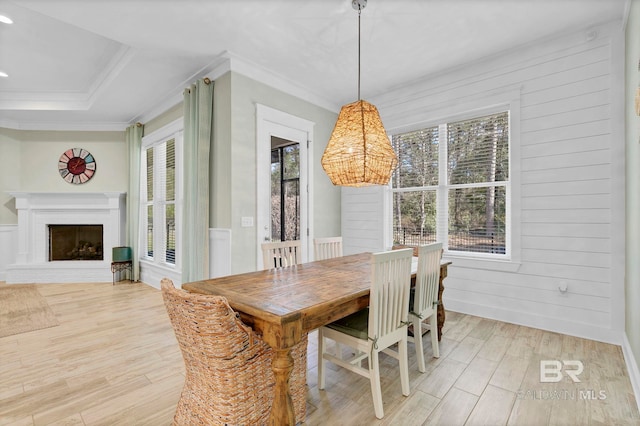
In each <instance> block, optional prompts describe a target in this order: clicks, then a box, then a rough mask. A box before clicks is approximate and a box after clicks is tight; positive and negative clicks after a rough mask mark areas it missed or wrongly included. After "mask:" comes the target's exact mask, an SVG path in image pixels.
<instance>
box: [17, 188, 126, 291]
mask: <svg viewBox="0 0 640 426" xmlns="http://www.w3.org/2000/svg"><path fill="white" fill-rule="evenodd" d="M10 194H11V195H13V196H14V197H15V198H16V209H17V210H18V247H17V250H16V263H15V264H13V265H8V266H7V279H6V281H7V283H9V284H11V283H52V282H53V283H56V282H57V283H63V282H64V283H69V282H108V283H111V280H112V278H113V277H112V274H111V251H112V250H111V249H112V248H113V247H120V246H123V245H125V238H124V237H125V235H124V232H125V214H126V209H125V194H124V193H122V192H69V193H66V192H65V193H59V192H58V193H51V192H11V193H10Z"/></svg>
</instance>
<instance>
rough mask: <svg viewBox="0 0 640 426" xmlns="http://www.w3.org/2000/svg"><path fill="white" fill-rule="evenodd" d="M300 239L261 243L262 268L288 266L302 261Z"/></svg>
mask: <svg viewBox="0 0 640 426" xmlns="http://www.w3.org/2000/svg"><path fill="white" fill-rule="evenodd" d="M301 247H302V246H301V245H300V240H294V241H276V242H274V243H262V260H263V265H264V269H278V268H288V267H289V266H293V265H298V264H300V263H302V248H301Z"/></svg>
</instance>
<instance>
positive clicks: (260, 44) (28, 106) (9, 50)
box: [0, 0, 627, 130]
mask: <svg viewBox="0 0 640 426" xmlns="http://www.w3.org/2000/svg"><path fill="white" fill-rule="evenodd" d="M626 1H627V0H370V1H369V4H368V5H367V7H366V8H365V9H364V11H363V12H362V97H363V98H364V99H366V98H371V97H374V96H376V95H379V94H381V93H384V92H386V91H388V90H390V89H391V88H394V87H398V86H401V85H403V84H406V83H407V82H410V81H413V80H415V79H418V78H423V77H428V76H429V75H434V74H437V73H440V72H443V71H445V70H448V69H451V68H454V67H458V66H462V65H464V64H473V63H474V62H477V61H480V60H482V59H483V58H486V57H487V56H491V55H496V54H499V53H500V52H504V51H508V50H510V49H514V48H517V47H518V46H524V45H526V44H528V43H531V42H534V41H535V40H539V39H541V38H545V37H550V36H553V35H556V34H560V33H567V32H570V31H576V30H581V29H585V30H588V28H589V27H591V26H594V25H597V24H600V23H604V22H609V21H613V20H622V19H623V15H624V13H625V6H626ZM0 15H6V16H9V17H10V18H11V19H12V20H13V21H14V23H13V24H11V25H8V24H2V23H0V71H4V72H6V73H7V74H9V77H8V78H0V127H8V128H15V129H49V130H63V129H66V130H74V129H85V130H122V129H124V128H125V127H126V126H127V125H128V124H129V123H132V122H135V121H136V120H139V119H141V118H144V117H145V116H147V115H148V114H149V113H150V112H151V111H154V110H155V109H157V108H158V106H159V105H168V103H170V102H172V101H173V102H175V99H178V98H177V96H179V94H180V93H181V92H182V89H183V88H184V87H186V86H187V85H188V84H189V83H190V82H191V81H192V80H194V79H195V78H197V77H199V76H204V75H207V74H208V73H210V72H211V71H212V70H213V69H215V68H216V67H220V66H221V64H222V63H224V61H227V60H228V59H229V58H232V61H233V60H234V59H237V60H238V61H239V62H240V63H242V64H243V67H244V69H245V70H247V69H248V68H252V69H256V70H260V72H261V73H262V75H266V76H269V79H270V81H273V82H278V81H279V82H282V87H283V88H286V89H287V90H289V91H290V92H292V93H295V94H298V95H301V96H305V97H306V98H308V99H311V100H312V101H314V102H316V103H318V104H319V105H321V106H324V107H326V108H329V109H332V110H335V111H337V110H338V109H339V107H340V105H342V104H344V103H347V102H351V101H353V100H355V99H356V97H357V92H356V90H357V12H355V11H354V10H353V9H352V8H351V2H350V1H349V0H305V1H302V0H296V1H294V0H268V1H264V0H215V1H213V0H210V1H205V0H181V1H169V0H162V1H152V0H127V1H124V0H20V1H10V0H0Z"/></svg>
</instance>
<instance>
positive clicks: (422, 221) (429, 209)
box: [393, 191, 437, 246]
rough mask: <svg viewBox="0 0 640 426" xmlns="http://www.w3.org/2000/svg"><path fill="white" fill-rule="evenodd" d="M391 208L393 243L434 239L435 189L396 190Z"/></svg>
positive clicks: (424, 242) (423, 241) (414, 242)
mask: <svg viewBox="0 0 640 426" xmlns="http://www.w3.org/2000/svg"><path fill="white" fill-rule="evenodd" d="M393 210H394V214H393V218H394V223H393V244H394V245H395V244H400V245H412V246H413V245H421V244H427V243H431V242H435V241H436V213H437V212H436V210H437V209H436V191H412V192H396V193H394V194H393Z"/></svg>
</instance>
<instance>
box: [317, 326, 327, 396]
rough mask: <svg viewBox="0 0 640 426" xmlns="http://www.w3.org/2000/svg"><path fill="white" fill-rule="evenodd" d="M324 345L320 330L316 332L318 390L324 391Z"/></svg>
mask: <svg viewBox="0 0 640 426" xmlns="http://www.w3.org/2000/svg"><path fill="white" fill-rule="evenodd" d="M324 345H325V340H324V336H323V334H322V328H320V329H319V330H318V389H324V375H325V374H324V368H325V359H324V350H325V348H324Z"/></svg>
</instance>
